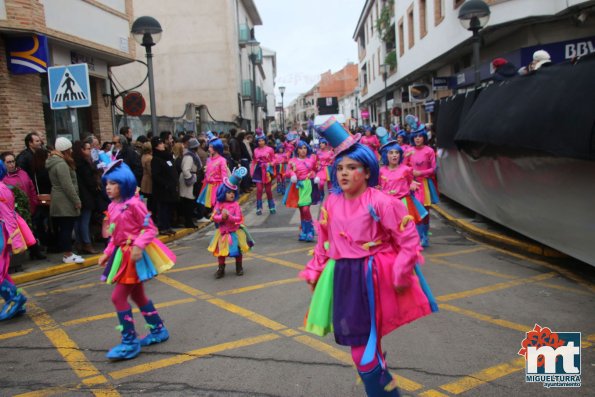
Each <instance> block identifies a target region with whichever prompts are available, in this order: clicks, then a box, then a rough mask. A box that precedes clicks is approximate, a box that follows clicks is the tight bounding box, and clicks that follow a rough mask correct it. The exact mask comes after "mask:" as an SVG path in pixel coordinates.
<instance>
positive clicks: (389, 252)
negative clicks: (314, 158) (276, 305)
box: [299, 187, 431, 335]
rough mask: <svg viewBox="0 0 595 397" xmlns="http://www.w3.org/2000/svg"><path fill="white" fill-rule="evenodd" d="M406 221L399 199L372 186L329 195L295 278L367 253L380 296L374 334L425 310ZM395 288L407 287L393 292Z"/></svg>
mask: <svg viewBox="0 0 595 397" xmlns="http://www.w3.org/2000/svg"><path fill="white" fill-rule="evenodd" d="M411 220H412V218H411V216H409V215H408V214H407V210H406V208H405V206H404V205H403V204H402V203H401V202H400V201H398V200H396V199H394V198H393V197H390V196H388V195H386V194H384V193H382V192H381V191H379V190H377V189H374V188H370V187H368V188H367V189H366V191H365V192H364V193H363V194H362V195H360V196H359V197H357V198H355V199H351V200H349V199H346V198H345V196H344V195H343V194H330V195H329V197H328V199H327V201H326V202H325V203H324V204H323V209H322V210H321V216H320V221H319V230H318V233H319V237H318V242H317V244H316V247H315V249H314V257H313V258H312V259H311V260H310V261H309V262H308V264H307V265H306V268H305V269H304V270H303V271H301V272H300V273H299V277H301V278H302V279H304V280H306V281H308V282H313V283H315V282H317V281H318V278H319V277H320V274H321V273H322V271H323V270H324V268H325V266H326V264H327V261H328V260H329V259H335V260H341V259H349V258H353V259H359V258H369V257H370V256H372V257H373V269H374V273H373V276H374V278H373V282H374V291H375V294H376V296H377V299H379V300H380V302H379V304H376V305H375V308H376V313H375V317H376V323H377V325H378V333H379V335H386V334H388V333H390V332H391V331H393V330H395V329H396V328H398V327H400V326H402V325H404V324H407V323H409V322H411V321H414V320H416V319H418V318H420V317H423V316H425V315H428V314H430V313H431V308H430V304H429V301H428V298H427V297H426V295H425V294H424V292H423V291H422V289H421V287H420V284H419V281H418V279H417V276H416V275H415V273H414V266H415V264H416V263H422V262H423V257H422V256H421V254H420V252H419V251H420V247H419V237H418V234H417V231H416V229H415V225H414V223H413V222H412V221H411ZM354 225H357V226H354ZM327 241H328V243H329V245H328V250H326V249H325V242H327ZM395 287H403V288H406V289H405V290H403V292H399V293H397V292H396V290H395ZM345 293H349V292H348V291H346V292H345Z"/></svg>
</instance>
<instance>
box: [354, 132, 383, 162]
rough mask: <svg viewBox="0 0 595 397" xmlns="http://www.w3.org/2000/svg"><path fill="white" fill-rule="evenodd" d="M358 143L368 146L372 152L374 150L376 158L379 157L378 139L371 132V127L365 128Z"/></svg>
mask: <svg viewBox="0 0 595 397" xmlns="http://www.w3.org/2000/svg"><path fill="white" fill-rule="evenodd" d="M359 143H361V144H362V145H366V146H367V147H369V148H370V150H372V152H374V154H375V155H376V158H380V155H379V154H378V148H380V141H379V140H378V137H377V136H376V135H375V134H373V133H372V129H371V128H366V131H365V132H364V136H362V138H361V139H360V141H359Z"/></svg>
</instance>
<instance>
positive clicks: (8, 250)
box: [0, 160, 37, 321]
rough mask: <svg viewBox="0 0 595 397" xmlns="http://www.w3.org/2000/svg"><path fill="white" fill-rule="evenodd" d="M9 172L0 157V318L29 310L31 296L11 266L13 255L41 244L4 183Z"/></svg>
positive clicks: (5, 318)
mask: <svg viewBox="0 0 595 397" xmlns="http://www.w3.org/2000/svg"><path fill="white" fill-rule="evenodd" d="M7 173H8V170H7V169H6V165H5V164H4V162H3V161H2V160H0V296H2V298H3V299H4V302H5V303H4V306H2V309H1V310H0V321H4V320H9V319H11V318H13V317H15V316H18V315H21V314H23V313H25V310H26V309H25V303H26V302H27V297H26V296H25V295H24V294H23V293H22V291H21V290H20V289H17V287H16V286H15V284H14V281H13V280H12V278H11V277H10V275H9V274H8V267H9V266H10V258H11V255H12V254H18V253H21V252H23V251H24V250H26V249H27V247H30V246H32V245H34V244H36V243H37V241H36V240H35V237H33V233H32V232H31V229H29V226H27V223H26V222H25V220H24V219H23V218H21V216H20V215H19V214H18V213H17V212H16V210H15V202H14V195H13V193H12V191H11V190H10V188H9V187H8V186H7V185H6V184H5V183H4V182H3V179H4V178H5V177H6V174H7Z"/></svg>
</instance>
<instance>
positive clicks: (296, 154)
mask: <svg viewBox="0 0 595 397" xmlns="http://www.w3.org/2000/svg"><path fill="white" fill-rule="evenodd" d="M304 146H305V147H307V148H308V154H307V155H306V157H310V155H311V154H312V148H311V147H310V145H308V143H307V142H304V141H298V142H297V144H296V145H295V149H294V151H293V155H294V156H295V157H298V149H299V148H301V147H304Z"/></svg>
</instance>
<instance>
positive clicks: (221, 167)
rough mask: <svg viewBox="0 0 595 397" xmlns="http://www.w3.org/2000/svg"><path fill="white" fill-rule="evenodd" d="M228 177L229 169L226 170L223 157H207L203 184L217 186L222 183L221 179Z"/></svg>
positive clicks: (225, 162)
mask: <svg viewBox="0 0 595 397" xmlns="http://www.w3.org/2000/svg"><path fill="white" fill-rule="evenodd" d="M228 175H229V168H227V160H225V157H223V156H221V155H220V154H217V155H216V157H209V159H208V160H207V167H206V170H205V182H206V183H213V184H219V183H222V182H223V178H225V177H227V176H228Z"/></svg>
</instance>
